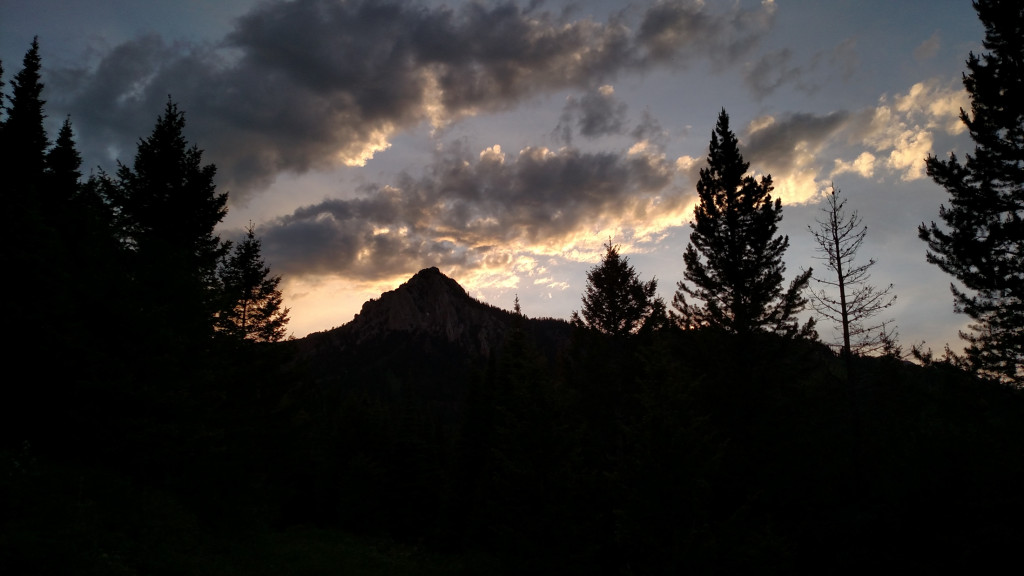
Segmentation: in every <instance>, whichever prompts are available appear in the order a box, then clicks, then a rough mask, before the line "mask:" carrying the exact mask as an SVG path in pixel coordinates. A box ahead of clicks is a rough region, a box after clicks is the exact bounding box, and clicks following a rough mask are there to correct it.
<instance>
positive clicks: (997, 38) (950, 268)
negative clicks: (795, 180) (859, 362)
mask: <svg viewBox="0 0 1024 576" xmlns="http://www.w3.org/2000/svg"><path fill="white" fill-rule="evenodd" d="M975 8H976V11H977V12H978V15H979V17H980V19H981V21H982V24H983V25H984V26H985V40H984V47H985V50H986V52H985V53H984V54H982V55H980V56H979V55H975V54H973V53H972V54H971V55H970V56H969V58H968V60H967V70H968V72H967V73H966V74H964V77H963V83H964V87H965V88H966V90H967V93H968V95H969V96H970V100H971V109H970V110H969V111H967V110H963V109H961V111H960V119H961V121H962V122H963V123H964V125H965V126H966V127H967V130H968V132H969V134H970V136H971V138H972V140H973V141H974V145H975V146H974V152H973V153H969V154H966V159H965V161H963V162H961V160H960V159H959V158H958V157H957V155H956V154H955V153H951V154H950V157H949V158H948V159H947V160H942V159H939V158H937V157H935V156H931V155H929V156H928V157H927V159H926V160H925V161H926V165H927V172H928V175H929V176H931V177H932V179H933V180H934V181H935V182H936V183H937V184H939V185H940V186H942V187H943V188H945V189H946V191H947V192H948V193H949V195H950V205H949V206H948V207H947V206H941V207H940V208H939V216H940V218H941V219H942V221H943V223H944V224H945V226H940V225H938V224H936V223H935V222H931V223H929V224H921V226H920V227H919V229H918V233H919V236H920V238H921V239H922V240H924V241H925V242H926V243H927V245H928V251H927V254H926V257H927V261H928V262H930V263H932V264H935V265H937V266H939V268H940V269H942V270H943V271H944V272H946V273H948V274H950V275H951V276H953V277H954V278H955V279H956V280H957V281H958V282H959V285H957V284H956V283H952V284H951V285H950V289H951V291H952V293H953V299H954V310H955V311H956V312H959V313H963V314H966V315H967V316H968V317H969V318H970V319H971V322H972V323H971V325H970V331H968V332H961V334H960V336H961V338H962V339H963V340H965V341H966V343H967V347H966V350H965V352H964V354H963V355H958V354H955V353H953V352H952V351H951V350H949V348H948V346H947V348H946V354H945V357H944V361H946V362H948V363H951V364H953V365H956V366H958V367H961V368H964V369H968V370H971V371H973V372H975V373H977V374H980V375H983V376H986V377H989V378H992V379H995V380H997V381H1000V382H1004V383H1007V384H1010V385H1013V386H1016V387H1021V386H1024V105H1022V104H1021V102H1024V97H1022V95H1024V73H1022V70H1021V64H1020V63H1021V61H1022V60H1024V41H1022V40H1021V37H1020V34H1019V30H1020V28H1019V25H1020V22H1021V21H1022V20H1024V16H1022V13H1021V9H1020V7H1019V6H1018V5H1016V4H1015V3H1013V2H1003V1H999V0H981V1H978V2H975ZM728 122H729V117H728V115H727V114H726V112H725V110H722V112H721V114H720V115H719V118H718V123H717V125H716V127H715V129H714V131H713V133H712V135H711V143H710V146H709V153H708V157H707V166H706V167H705V168H702V169H701V171H700V179H699V181H698V182H697V194H698V199H699V201H698V204H697V207H696V209H695V211H694V220H693V222H692V228H693V229H692V232H691V234H690V241H689V244H688V245H687V247H686V251H685V252H684V254H683V262H684V264H685V273H684V280H682V281H680V282H679V283H678V290H677V291H676V293H675V295H674V297H673V299H672V307H673V310H672V311H671V312H670V316H671V319H672V320H673V321H674V322H675V323H676V324H677V325H679V326H680V327H683V328H690V329H692V328H708V327H710V328H715V329H718V330H723V331H726V332H729V333H734V334H746V333H750V332H753V331H768V332H774V333H778V334H785V335H788V336H799V337H816V336H817V334H816V331H815V329H814V319H813V318H811V319H810V320H808V321H807V322H806V323H804V324H803V325H799V323H798V321H797V314H799V313H800V312H801V311H803V310H804V308H805V307H806V306H807V304H808V303H810V304H812V305H813V309H814V310H815V311H816V312H817V313H818V314H820V315H821V316H822V317H824V318H825V319H828V320H830V321H832V322H833V323H834V324H835V325H836V326H837V327H838V329H839V331H840V333H841V334H842V340H841V341H840V342H839V345H838V347H839V349H840V351H841V354H842V355H843V357H844V358H846V359H847V364H848V365H849V358H850V356H851V355H853V354H856V353H861V354H864V353H878V352H882V353H885V354H889V355H900V354H902V349H901V347H900V346H899V344H898V343H897V342H896V330H895V326H894V325H893V321H892V320H889V319H883V320H878V319H877V316H878V315H879V314H880V313H882V312H883V311H884V310H885V309H886V308H889V307H890V306H892V304H893V303H894V301H895V299H896V296H895V294H893V292H892V290H893V285H892V284H889V285H888V286H885V287H881V288H879V287H877V286H875V285H873V284H872V283H871V282H870V274H869V269H870V268H871V267H872V266H873V265H874V264H875V260H873V259H868V260H866V261H861V260H858V259H857V252H858V250H859V249H860V247H861V244H862V243H863V241H864V238H865V235H866V231H867V228H866V227H862V226H861V219H860V216H859V215H858V214H857V212H856V211H853V212H847V211H846V199H845V198H843V197H841V196H840V192H839V189H838V188H836V187H835V186H834V185H833V186H832V188H831V191H830V192H829V193H828V194H826V196H825V201H826V205H825V207H824V208H823V209H822V213H823V219H821V220H818V221H817V227H816V228H815V227H809V229H810V232H811V234H812V235H813V237H814V240H815V242H816V244H817V247H818V253H819V259H820V260H821V261H822V262H823V263H824V265H825V267H826V268H827V271H828V272H827V274H825V275H818V276H812V270H813V269H811V268H809V269H807V270H805V271H802V272H801V273H800V274H798V275H797V276H796V277H795V278H794V279H793V280H792V282H791V283H790V284H789V286H788V287H787V288H785V289H784V287H783V273H784V272H785V265H784V264H783V262H782V256H783V254H784V252H785V250H786V248H787V247H788V245H789V238H788V237H787V236H780V235H779V234H778V233H777V230H778V223H779V221H780V220H781V218H782V205H781V202H780V200H778V199H775V200H774V202H773V201H772V198H771V191H772V181H771V177H770V176H765V177H762V178H760V179H759V180H758V179H755V178H754V177H753V176H751V175H749V174H748V173H747V172H748V169H749V164H748V163H747V162H745V161H744V160H743V157H742V155H741V154H740V152H739V149H738V145H737V140H736V137H735V135H734V134H733V133H732V131H731V130H730V129H729V123H728ZM812 279H813V280H814V281H816V283H817V284H818V286H819V288H817V289H811V290H810V300H808V298H807V297H805V296H804V295H803V293H804V290H805V289H807V288H809V283H810V281H811V280H812ZM655 285H656V281H654V280H651V281H649V282H648V283H646V284H645V283H641V282H640V281H639V279H638V278H637V276H636V273H635V271H634V270H633V269H632V268H631V267H629V266H628V263H627V262H626V259H625V258H623V257H621V255H620V254H619V253H618V247H616V246H614V245H612V243H611V241H609V243H608V245H607V246H606V253H605V255H604V259H603V261H602V262H601V263H600V264H599V265H598V266H596V267H595V268H594V269H592V270H591V271H590V272H589V273H588V284H587V289H586V294H585V295H584V297H583V310H582V312H581V313H574V316H573V321H574V322H576V323H577V324H579V325H582V326H585V327H590V328H595V329H597V330H598V331H601V332H605V333H609V334H620V333H621V332H622V331H623V330H622V327H623V326H629V327H631V330H629V331H631V332H636V331H637V330H638V329H639V327H640V326H647V325H650V324H651V323H652V322H653V323H654V324H657V323H659V322H662V321H663V320H664V318H663V314H661V313H660V312H656V311H659V310H663V309H664V303H663V302H661V301H660V300H659V299H658V298H657V297H656V296H655V295H654V290H653V288H654V286H655ZM627 294H628V296H627ZM609 309H618V310H619V314H626V315H628V317H627V318H624V319H623V318H616V317H614V316H610V315H609V314H608V312H607V311H608V310H609ZM652 318H653V319H652ZM911 352H912V353H913V354H914V355H915V356H916V357H917V358H918V359H920V360H922V361H925V362H930V361H932V360H933V358H932V356H931V354H930V352H928V353H924V352H922V351H921V350H919V349H917V348H916V347H915V348H914V349H913V350H912V351H911Z"/></svg>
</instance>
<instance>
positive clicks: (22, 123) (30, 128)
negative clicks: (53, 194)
mask: <svg viewBox="0 0 1024 576" xmlns="http://www.w3.org/2000/svg"><path fill="white" fill-rule="evenodd" d="M41 70H42V61H41V59H40V57H39V39H38V38H35V39H33V40H32V46H31V47H30V48H29V50H28V52H26V53H25V57H24V59H23V60H22V69H21V71H20V72H18V74H17V75H15V76H14V79H13V80H12V81H11V96H10V105H9V106H8V107H7V119H6V120H5V121H4V129H3V141H2V143H3V148H2V150H3V158H4V162H5V163H6V164H7V167H6V169H5V171H6V175H5V179H6V180H7V182H8V183H13V186H10V185H8V186H5V188H6V189H7V190H8V194H16V195H25V194H31V193H32V191H33V190H35V189H36V188H37V187H38V185H39V178H40V177H41V175H42V173H43V169H44V167H45V158H46V149H47V148H49V146H50V142H49V139H48V138H47V137H46V129H45V127H44V126H43V119H44V118H46V114H45V113H44V112H43V109H44V107H45V105H46V101H45V100H43V99H42V93H43V82H42V75H41Z"/></svg>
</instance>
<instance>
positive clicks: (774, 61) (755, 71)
mask: <svg viewBox="0 0 1024 576" xmlns="http://www.w3.org/2000/svg"><path fill="white" fill-rule="evenodd" d="M792 59H793V53H792V52H791V51H790V50H789V49H788V48H784V49H782V50H778V51H775V52H771V53H768V54H765V55H763V56H761V58H760V59H758V61H757V62H755V63H753V64H752V65H750V66H749V67H748V68H747V73H746V76H745V77H744V82H745V83H746V84H747V87H748V88H750V91H751V93H753V94H754V96H755V97H756V98H758V99H761V98H764V97H766V96H768V95H769V94H771V93H772V92H774V91H775V90H776V89H777V88H779V87H780V86H782V85H783V84H787V83H789V82H793V81H795V80H798V79H799V78H800V76H801V75H802V74H803V71H802V70H801V69H800V67H799V66H793V65H792V64H791V61H792Z"/></svg>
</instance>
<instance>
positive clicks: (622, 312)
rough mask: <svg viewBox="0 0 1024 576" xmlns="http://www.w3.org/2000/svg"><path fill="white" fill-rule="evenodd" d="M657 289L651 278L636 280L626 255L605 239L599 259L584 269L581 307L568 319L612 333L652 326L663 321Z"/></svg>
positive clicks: (662, 308) (635, 330) (599, 330)
mask: <svg viewBox="0 0 1024 576" xmlns="http://www.w3.org/2000/svg"><path fill="white" fill-rule="evenodd" d="M657 289H658V281H657V280H655V279H651V280H649V281H647V282H641V281H640V278H639V277H638V276H637V274H636V270H634V269H633V267H632V266H630V265H629V258H626V257H624V256H621V255H620V254H619V247H618V246H616V245H613V244H612V243H611V241H610V240H609V241H608V243H607V244H605V255H604V258H603V259H602V260H601V263H600V264H598V265H597V266H594V267H593V268H591V269H590V271H588V272H587V288H586V292H585V293H584V294H583V309H582V311H580V312H573V313H572V322H573V324H575V325H577V326H583V327H586V328H591V329H594V330H597V331H598V332H601V333H603V334H610V335H612V336H628V335H630V334H635V333H637V332H639V331H640V330H643V329H656V328H658V327H659V326H661V325H662V324H664V321H665V303H664V302H663V301H662V299H661V298H659V297H658V295H657Z"/></svg>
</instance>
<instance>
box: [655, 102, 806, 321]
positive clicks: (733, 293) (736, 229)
mask: <svg viewBox="0 0 1024 576" xmlns="http://www.w3.org/2000/svg"><path fill="white" fill-rule="evenodd" d="M749 167H750V164H749V163H747V162H745V161H744V160H743V157H742V156H741V155H740V152H739V147H738V142H737V140H736V135H735V134H733V132H732V131H731V130H730V129H729V116H728V114H726V113H725V110H722V112H721V114H719V116H718V123H717V125H716V126H715V130H714V132H712V134H711V145H710V150H709V153H708V166H707V167H706V168H702V169H701V171H700V180H699V181H698V182H697V194H698V196H699V199H700V201H699V203H698V204H697V207H696V208H695V210H694V222H693V224H692V226H693V232H691V234H690V243H689V245H687V247H686V252H685V253H684V254H683V262H684V263H685V264H686V272H685V274H684V278H685V280H683V281H680V282H679V283H678V288H679V289H678V290H677V291H676V293H675V297H674V298H673V300H672V305H673V307H674V308H675V313H674V317H675V319H676V321H677V323H678V324H679V325H680V326H682V327H683V328H697V327H703V326H712V327H717V328H721V329H724V330H726V331H729V332H733V333H737V334H744V333H750V332H754V331H759V330H770V331H774V332H777V333H781V334H786V335H790V336H802V337H810V336H813V335H814V320H813V319H811V320H809V321H808V322H807V323H806V324H804V325H803V326H800V324H799V322H798V320H797V319H796V314H798V313H799V312H800V311H802V310H803V309H804V307H805V306H806V305H807V299H806V298H804V296H803V294H802V292H803V290H804V288H806V287H807V284H808V282H809V280H810V277H811V271H810V270H808V271H806V272H803V273H801V274H800V275H798V276H797V277H796V278H795V279H794V280H793V282H792V283H791V284H790V285H789V289H788V290H786V291H783V288H782V282H783V274H784V273H785V271H786V266H785V264H784V263H783V262H782V256H783V254H784V253H785V251H786V249H787V248H788V247H789V237H788V236H779V235H778V234H777V232H778V224H779V221H780V220H782V202H781V201H780V200H778V199H776V200H774V201H773V200H772V197H771V191H772V179H771V176H764V177H762V178H761V179H760V181H758V180H755V179H754V177H753V176H751V175H749V174H747V169H748V168H749ZM687 296H690V297H692V298H694V299H696V300H698V301H700V302H701V303H703V304H702V305H701V304H698V303H696V302H689V301H687Z"/></svg>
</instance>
